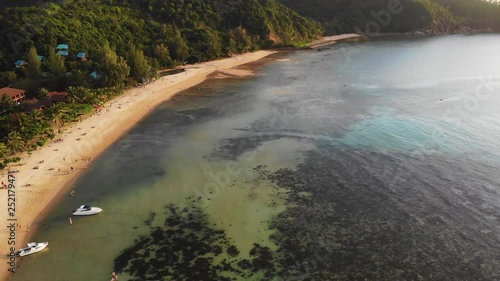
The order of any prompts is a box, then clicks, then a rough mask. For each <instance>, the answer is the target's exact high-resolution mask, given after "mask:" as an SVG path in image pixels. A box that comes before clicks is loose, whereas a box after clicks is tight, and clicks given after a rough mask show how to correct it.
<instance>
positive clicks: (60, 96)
mask: <svg viewBox="0 0 500 281" xmlns="http://www.w3.org/2000/svg"><path fill="white" fill-rule="evenodd" d="M67 95H68V92H58V91H53V92H49V93H48V94H47V98H48V100H50V101H51V102H52V104H56V103H60V102H63V101H64V100H65V99H66V96H67Z"/></svg>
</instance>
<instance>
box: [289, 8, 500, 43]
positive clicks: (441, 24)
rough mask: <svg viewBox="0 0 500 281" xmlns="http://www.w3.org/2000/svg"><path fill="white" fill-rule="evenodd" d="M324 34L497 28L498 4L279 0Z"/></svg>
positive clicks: (490, 29) (499, 10)
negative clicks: (312, 21) (317, 24)
mask: <svg viewBox="0 0 500 281" xmlns="http://www.w3.org/2000/svg"><path fill="white" fill-rule="evenodd" d="M280 1H281V2H282V3H283V4H285V5H286V6H287V7H290V8H291V9H293V10H295V11H296V12H298V13H300V14H301V15H303V16H306V17H309V18H312V19H315V20H317V21H319V22H321V23H322V24H323V26H325V27H326V30H327V31H326V34H327V35H331V34H341V33H350V32H360V31H361V32H364V33H379V32H400V33H407V32H419V33H425V34H444V33H456V32H459V33H462V32H468V31H474V30H477V31H500V5H499V4H498V2H497V1H487V0H314V1H311V0H280Z"/></svg>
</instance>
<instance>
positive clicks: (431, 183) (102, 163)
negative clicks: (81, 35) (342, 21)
mask: <svg viewBox="0 0 500 281" xmlns="http://www.w3.org/2000/svg"><path fill="white" fill-rule="evenodd" d="M499 45H500V36H498V35H476V36H444V37H433V38H382V39H377V40H376V41H372V42H366V43H349V44H347V43H346V44H343V43H342V44H337V45H334V46H331V47H328V48H325V49H322V50H321V51H298V52H293V53H283V54H279V55H277V57H278V58H287V60H278V61H275V60H274V59H267V60H264V61H263V62H259V63H256V64H253V65H251V66H244V67H252V68H256V69H257V73H258V75H257V76H256V77H253V78H250V79H230V80H210V81H207V82H205V83H203V84H201V85H199V86H197V87H195V88H193V89H190V90H187V91H185V92H183V93H182V94H181V95H180V96H179V100H178V101H177V102H172V101H171V102H167V103H165V104H163V105H162V106H160V107H159V108H158V109H157V110H156V111H155V112H154V113H153V114H151V116H149V117H148V118H146V119H145V120H143V121H142V122H141V123H140V124H138V126H137V127H136V128H134V129H133V130H132V131H130V132H129V133H128V134H127V135H126V136H124V137H123V138H122V139H120V141H118V142H117V143H115V144H114V145H113V146H112V147H111V148H110V149H109V150H108V151H107V152H106V153H104V154H103V155H102V156H101V157H99V159H96V162H95V164H94V165H93V166H92V167H90V168H89V169H88V171H87V173H86V174H85V175H84V176H83V177H82V178H81V180H79V182H77V183H76V187H75V191H76V194H75V196H74V197H70V196H68V197H67V198H63V199H62V200H61V203H60V204H59V205H58V206H57V207H56V208H55V209H54V210H53V211H51V213H50V214H49V216H48V218H47V219H46V220H45V221H43V222H41V227H40V231H39V232H38V233H37V234H36V236H35V239H36V240H47V241H49V243H50V245H49V249H48V250H47V251H45V252H44V253H41V254H39V255H35V256H32V257H28V258H25V259H23V260H22V261H21V263H20V264H21V267H20V269H19V272H18V273H16V274H15V276H14V278H13V280H30V281H33V280H35V281H36V280H54V281H58V280H72V281H75V280H109V278H108V276H109V274H110V273H111V271H112V270H118V271H120V280H151V281H152V280H230V279H229V278H232V279H233V280H419V278H420V279H422V280H498V279H499V278H500V256H499V254H498V253H500V251H499V250H500V249H499V246H498V245H500V244H499V243H498V242H500V235H499V234H500V228H499V224H498V222H499V218H500V213H499V211H498V210H500V209H499V207H500V200H499V198H500V190H499V185H500V177H499V176H498V168H499V167H500V157H499V156H500V150H499V148H498V147H499V144H500V143H499V140H500V114H499V113H498V112H499V111H498V108H499V107H500V98H499V97H498V91H499V89H500V69H499V68H498V65H500V55H499V54H498V52H497V49H498V46H499ZM465 53H466V54H468V55H467V56H464V55H463V54H465ZM82 203H90V204H92V205H95V206H99V207H102V208H103V209H104V212H103V213H102V214H99V215H98V216H94V217H89V218H75V219H74V220H73V225H71V226H69V225H68V216H69V213H70V212H71V210H73V209H74V208H75V207H77V206H79V205H80V204H82ZM235 249H236V251H235ZM124 251H125V252H124ZM33 272H43V274H39V275H33V274H32V273H33Z"/></svg>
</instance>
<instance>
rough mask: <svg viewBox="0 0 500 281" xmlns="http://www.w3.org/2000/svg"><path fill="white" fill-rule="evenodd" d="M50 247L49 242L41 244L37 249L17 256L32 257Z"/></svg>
mask: <svg viewBox="0 0 500 281" xmlns="http://www.w3.org/2000/svg"><path fill="white" fill-rule="evenodd" d="M48 245H49V242H41V243H38V245H37V246H36V247H35V248H33V249H31V250H30V251H19V252H18V253H17V255H18V256H19V257H25V256H29V255H32V254H35V253H38V252H40V251H42V250H43V249H45V248H47V246H48Z"/></svg>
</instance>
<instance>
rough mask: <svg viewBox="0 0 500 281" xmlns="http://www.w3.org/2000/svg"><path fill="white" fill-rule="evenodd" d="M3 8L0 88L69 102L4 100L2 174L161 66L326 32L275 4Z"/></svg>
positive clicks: (218, 0) (73, 1)
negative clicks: (43, 105) (54, 94)
mask: <svg viewBox="0 0 500 281" xmlns="http://www.w3.org/2000/svg"><path fill="white" fill-rule="evenodd" d="M1 5H3V6H2V7H1V9H0V38H2V40H0V88H2V87H5V86H7V85H10V86H11V87H14V88H19V89H24V90H26V91H27V92H26V96H27V99H33V98H36V99H38V100H39V101H43V100H46V99H47V93H48V92H49V91H67V93H68V95H67V98H66V100H65V101H64V102H63V103H59V104H57V105H53V106H50V107H49V108H48V109H46V110H43V111H38V110H36V111H30V110H27V109H28V106H27V104H25V103H21V104H20V105H16V104H14V103H13V102H12V101H10V100H9V98H7V96H6V95H4V96H3V97H1V100H0V113H1V115H0V158H4V162H3V164H0V167H3V166H5V164H7V163H8V162H9V161H12V160H15V159H13V158H12V157H11V156H12V155H13V154H14V155H15V154H16V153H17V152H19V151H23V150H28V151H29V150H33V149H36V148H37V147H38V146H41V145H43V144H44V142H45V141H46V140H47V139H51V138H53V137H54V136H55V133H54V130H58V129H59V128H60V127H61V126H62V125H63V124H64V123H66V122H71V121H75V120H78V119H79V118H80V116H81V115H84V114H88V113H91V112H92V110H93V106H95V105H96V104H99V103H102V102H105V101H107V100H109V99H111V98H113V97H114V96H116V95H118V94H120V93H121V92H122V91H123V89H125V88H126V87H128V86H133V85H136V84H137V83H141V82H145V81H148V80H149V79H151V78H154V77H156V76H157V75H158V70H159V69H161V68H170V67H175V66H178V65H181V64H184V63H195V62H200V61H207V60H211V59H215V58H220V57H226V56H230V55H232V54H238V53H243V52H247V51H252V50H258V49H262V48H270V47H277V46H297V45H303V44H305V43H306V42H309V41H311V40H313V39H316V38H319V37H320V36H321V35H322V33H323V28H322V27H321V25H320V24H319V23H317V22H314V21H312V20H309V19H306V18H304V17H302V16H300V15H299V14H297V13H296V12H293V11H292V10H290V9H288V8H287V7H285V6H284V5H282V4H280V3H278V2H277V1H276V0H245V1H241V0H53V1H48V2H42V1H35V0H33V1H30V0H25V1H17V0H16V1H2V2H1ZM61 45H62V46H64V47H62V49H59V50H56V48H57V46H61ZM56 51H60V52H59V53H56ZM77 55H81V57H78V56H77ZM15 62H22V64H23V65H21V66H20V67H16V65H15ZM91 74H92V75H91ZM9 157H11V158H9ZM16 159H17V158H16Z"/></svg>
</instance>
